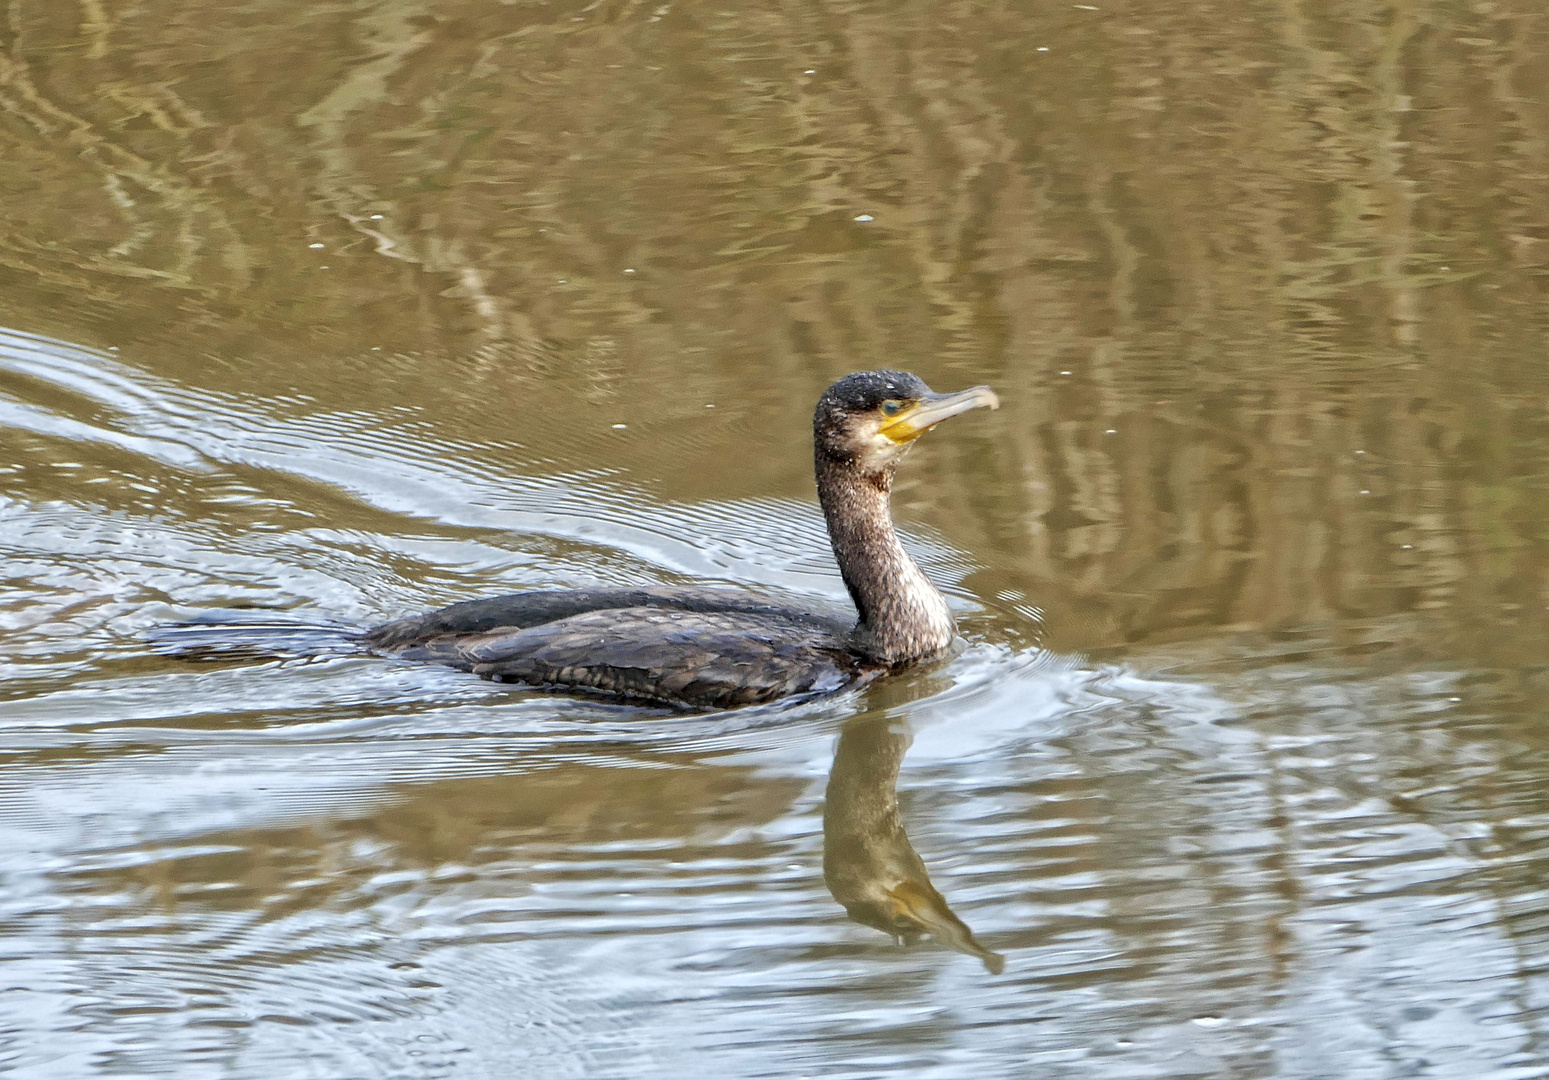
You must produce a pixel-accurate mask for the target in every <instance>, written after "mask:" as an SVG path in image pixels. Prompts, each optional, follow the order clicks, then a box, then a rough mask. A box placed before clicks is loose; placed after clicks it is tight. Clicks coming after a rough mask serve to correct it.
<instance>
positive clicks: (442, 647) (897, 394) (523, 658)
mask: <svg viewBox="0 0 1549 1080" xmlns="http://www.w3.org/2000/svg"><path fill="white" fill-rule="evenodd" d="M981 405H987V406H989V407H990V408H995V407H996V406H997V405H998V402H997V401H996V399H995V395H994V394H993V393H992V392H991V391H990V390H989V389H988V388H986V387H982V386H980V387H974V388H973V389H971V390H965V391H963V392H962V393H959V394H933V393H931V391H930V388H929V387H927V386H926V385H925V384H924V383H923V382H922V381H920V379H918V378H917V377H916V376H914V375H911V374H909V373H908V372H903V371H863V372H857V373H855V374H853V375H846V376H845V377H844V378H843V379H840V380H839V381H838V382H836V383H835V384H834V385H833V386H830V387H829V388H828V389H827V390H826V391H824V393H823V396H822V398H821V399H819V401H818V405H817V410H816V412H815V413H814V415H813V421H812V425H813V446H814V454H815V472H816V476H817V487H818V498H819V500H820V501H821V503H822V505H823V513H824V516H825V517H826V519H827V521H828V531H829V537H830V539H831V540H832V542H833V547H834V555H835V558H836V559H837V560H838V562H839V569H840V572H841V573H842V574H843V576H844V582H845V585H846V587H847V588H848V589H849V591H850V596H851V598H852V599H853V600H854V601H855V607H856V611H857V613H858V615H859V618H858V619H857V621H856V622H855V624H854V625H853V626H850V625H847V624H845V623H843V622H839V621H836V620H834V619H831V618H828V617H826V616H823V615H817V614H813V613H811V612H806V611H803V610H801V609H799V608H793V607H787V606H785V605H781V604H772V603H769V602H767V601H764V600H760V599H758V598H757V597H753V596H749V595H747V594H745V593H739V592H736V591H734V590H731V589H708V588H692V587H690V588H668V587H656V588H640V589H618V588H614V589H576V590H555V591H541V592H528V593H516V594H513V595H510V596H500V597H495V598H493V599H489V600H472V601H468V602H466V603H461V604H453V605H452V606H450V607H446V608H442V609H440V610H439V611H432V612H430V613H429V614H426V615H419V616H414V617H411V618H407V619H399V620H397V621H396V622H390V623H385V624H383V625H381V626H378V627H375V628H374V629H372V630H370V631H368V632H367V634H366V641H367V643H368V645H369V646H370V647H371V648H372V649H373V650H374V651H376V652H379V653H382V654H385V655H389V656H396V657H400V658H402V659H406V660H428V661H433V662H436V663H442V664H450V665H451V666H453V667H457V668H461V669H463V670H465V671H472V672H474V673H476V674H479V675H482V676H485V677H486V678H491V679H499V680H504V681H508V682H518V683H524V684H527V685H530V686H537V687H553V688H573V689H579V690H586V691H591V692H597V693H603V694H608V695H612V696H617V697H621V698H625V699H631V700H638V701H646V702H654V703H660V704H668V705H674V706H680V707H681V706H687V707H690V708H731V707H735V706H739V705H752V704H757V703H759V702H765V701H772V700H774V699H776V698H781V697H786V696H788V695H791V694H805V693H826V692H829V691H832V690H837V689H839V688H840V687H843V686H846V685H850V684H852V683H855V682H857V681H863V680H866V679H870V678H874V677H875V676H876V675H877V674H880V673H881V672H883V671H886V670H888V669H890V668H893V667H897V666H900V665H903V664H908V663H911V662H914V661H917V660H922V659H925V658H927V657H930V656H934V655H937V654H938V653H940V652H942V651H943V650H944V649H946V648H947V647H948V646H949V645H951V643H952V641H953V638H954V637H955V635H956V623H955V621H954V620H953V618H952V613H951V611H950V610H949V609H948V607H947V604H946V601H945V599H943V598H942V596H941V594H940V593H939V592H938V591H937V590H936V588H935V586H933V585H932V584H931V583H930V581H929V579H928V578H926V576H925V574H924V573H923V572H922V571H921V570H920V568H919V567H918V566H917V565H916V564H915V562H914V560H913V559H911V558H910V557H909V555H908V554H907V553H906V552H905V551H904V549H903V546H902V545H901V544H900V543H899V542H898V536H897V534H896V533H895V532H894V531H893V523H892V517H891V515H890V513H889V511H888V495H889V493H890V491H891V490H892V483H893V472H894V469H895V468H896V467H897V464H898V461H899V459H900V458H901V457H902V456H903V454H904V453H905V452H906V451H907V450H908V448H909V446H910V445H911V444H912V442H913V440H914V439H915V438H917V437H918V436H920V435H921V434H923V433H924V432H926V431H928V430H930V428H931V427H933V426H935V425H936V424H937V423H940V422H941V421H942V420H945V419H947V418H948V417H950V416H955V415H957V414H958V413H961V412H965V411H967V410H969V409H973V408H977V407H979V406H981Z"/></svg>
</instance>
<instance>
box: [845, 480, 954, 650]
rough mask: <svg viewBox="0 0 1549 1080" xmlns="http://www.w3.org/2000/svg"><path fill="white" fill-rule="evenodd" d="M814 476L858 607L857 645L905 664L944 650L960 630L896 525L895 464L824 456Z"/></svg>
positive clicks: (856, 647)
mask: <svg viewBox="0 0 1549 1080" xmlns="http://www.w3.org/2000/svg"><path fill="white" fill-rule="evenodd" d="M817 482H818V501H819V502H821V503H822V504H823V516H824V517H825V518H827V519H828V537H829V540H830V541H831V542H832V544H833V545H834V558H835V559H837V560H838V562H839V573H840V574H842V575H843V576H844V584H845V587H846V588H847V589H849V590H850V599H852V600H854V601H855V610H856V611H857V612H859V613H860V620H859V621H858V622H857V623H856V625H855V631H854V636H853V640H852V646H853V647H854V648H855V650H856V651H857V652H860V653H861V654H863V655H865V656H868V657H871V658H873V659H876V660H881V661H883V662H885V663H889V664H901V663H906V662H908V661H910V660H920V659H924V658H925V657H927V656H932V655H934V654H936V653H939V652H941V651H942V650H944V649H946V648H947V647H948V646H949V645H951V644H952V640H953V638H954V637H956V635H957V622H956V620H954V619H953V618H952V612H951V610H950V609H949V608H948V607H947V602H946V599H945V598H944V597H943V596H942V595H941V593H940V592H939V591H937V589H936V586H934V585H932V584H931V582H930V579H929V578H927V577H926V576H925V572H924V571H923V570H921V569H920V567H919V566H918V564H916V563H915V561H914V560H913V559H911V558H910V557H909V553H908V552H906V551H905V550H904V546H903V544H901V543H899V541H898V533H896V532H895V531H894V530H893V515H892V513H891V512H890V510H889V508H888V496H889V495H890V494H891V493H892V489H893V473H892V470H887V471H885V472H882V473H865V472H862V471H861V469H860V468H858V467H857V466H856V465H855V464H854V463H853V462H847V461H836V460H834V459H831V458H827V457H825V456H823V455H819V457H818V461H817Z"/></svg>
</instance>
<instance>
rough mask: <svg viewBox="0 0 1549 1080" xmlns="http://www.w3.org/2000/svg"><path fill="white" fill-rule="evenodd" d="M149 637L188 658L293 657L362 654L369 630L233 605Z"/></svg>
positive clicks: (169, 625) (170, 625)
mask: <svg viewBox="0 0 1549 1080" xmlns="http://www.w3.org/2000/svg"><path fill="white" fill-rule="evenodd" d="M146 638H147V640H148V641H150V643H151V645H152V647H153V648H155V650H156V651H157V652H160V653H165V654H166V655H169V656H176V657H178V658H180V659H183V660H292V659H299V658H304V657H318V656H343V655H349V654H352V653H358V652H360V651H362V648H363V645H364V640H365V633H364V632H363V631H362V630H360V629H358V628H357V627H354V626H349V625H347V624H345V623H333V622H317V621H311V622H308V621H303V620H299V619H288V618H286V617H285V615H284V613H283V612H274V611H255V610H248V609H242V608H230V609H217V610H213V611H208V612H204V613H202V614H200V615H197V616H195V617H194V618H192V619H189V620H188V621H186V622H179V623H167V624H164V625H162V626H156V627H153V628H151V629H150V630H149V631H148V632H147V633H146Z"/></svg>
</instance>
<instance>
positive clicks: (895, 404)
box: [882, 398, 904, 416]
mask: <svg viewBox="0 0 1549 1080" xmlns="http://www.w3.org/2000/svg"><path fill="white" fill-rule="evenodd" d="M903 411H904V403H903V402H902V401H898V400H897V399H895V398H889V399H888V400H886V401H884V402H883V403H882V415H883V416H897V415H898V414H899V413H901V412H903Z"/></svg>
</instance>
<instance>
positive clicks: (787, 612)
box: [366, 587, 868, 709]
mask: <svg viewBox="0 0 1549 1080" xmlns="http://www.w3.org/2000/svg"><path fill="white" fill-rule="evenodd" d="M846 631H847V627H846V625H845V624H844V623H843V622H842V621H840V620H837V619H834V618H830V617H828V616H824V615H819V614H815V613H812V612H807V611H803V610H801V609H799V608H793V607H787V606H784V605H779V604H772V603H769V602H768V601H764V600H760V599H759V598H757V597H754V596H749V595H747V594H746V593H739V592H735V591H733V590H730V589H706V588H679V589H674V588H663V587H657V588H640V589H580V590H564V591H542V592H529V593H515V594H512V595H509V596H500V597H494V598H491V599H488V600H473V601H468V602H466V603H462V604H453V605H452V606H451V607H446V608H442V609H440V610H439V611H433V612H430V613H429V614H427V615H421V616H416V617H414V618H409V619H400V620H398V621H396V622H391V623H385V624H383V625H382V626H379V627H376V628H375V629H373V630H371V631H370V632H369V633H368V634H367V637H366V640H367V642H368V644H369V645H370V646H371V647H372V648H373V649H374V650H376V651H378V652H381V653H385V654H388V655H392V656H398V657H401V658H403V659H406V660H424V661H432V662H437V663H443V664H448V665H450V666H453V667H457V668H461V669H463V670H466V671H472V672H474V673H476V674H479V675H482V676H484V677H486V678H490V679H496V680H500V681H506V682H519V683H525V684H527V685H530V686H538V687H569V688H575V689H580V690H588V691H593V692H597V693H602V694H607V695H611V696H617V697H622V698H627V699H631V700H637V701H648V702H655V703H661V704H668V705H673V706H677V707H683V706H687V707H690V708H701V709H703V708H711V709H714V708H733V707H736V706H741V705H752V704H758V703H760V702H765V701H772V700H774V699H776V698H781V697H786V696H789V695H792V694H804V693H826V692H830V691H833V690H837V689H839V688H840V687H841V686H843V685H845V684H846V683H849V682H852V681H855V680H857V679H859V678H861V677H863V676H865V675H866V674H867V672H868V666H867V665H865V664H864V663H863V662H862V661H861V660H860V659H859V658H858V657H856V656H855V655H853V654H852V653H850V652H849V651H848V649H847V648H846V646H845V634H846Z"/></svg>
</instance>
